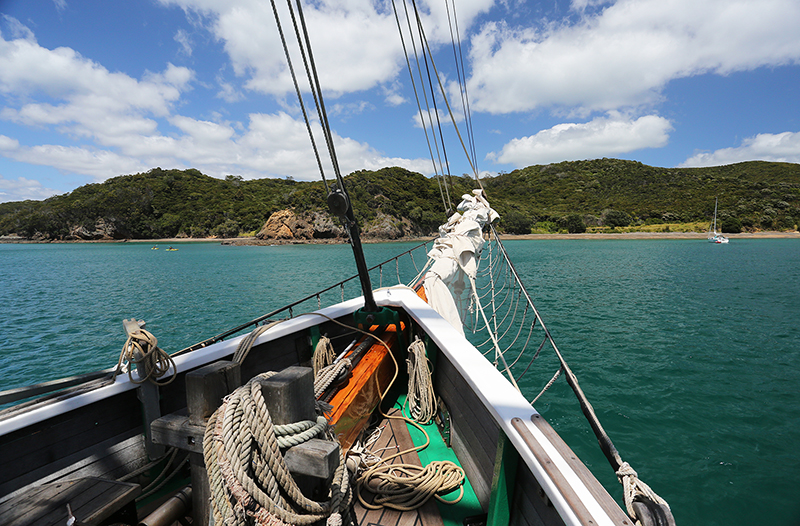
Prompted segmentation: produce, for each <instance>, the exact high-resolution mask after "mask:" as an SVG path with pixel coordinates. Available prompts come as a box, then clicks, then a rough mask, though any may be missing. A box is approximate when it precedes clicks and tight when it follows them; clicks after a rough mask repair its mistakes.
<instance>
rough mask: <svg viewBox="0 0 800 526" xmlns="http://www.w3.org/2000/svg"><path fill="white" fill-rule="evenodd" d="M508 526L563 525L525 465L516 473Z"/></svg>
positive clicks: (521, 465) (522, 464)
mask: <svg viewBox="0 0 800 526" xmlns="http://www.w3.org/2000/svg"><path fill="white" fill-rule="evenodd" d="M512 506H513V509H512V512H511V521H510V522H509V524H510V526H556V525H562V524H564V521H563V520H562V519H561V517H560V516H559V515H558V512H557V511H556V509H555V507H554V506H553V505H552V503H550V500H549V499H548V498H547V496H546V495H545V494H544V491H543V490H542V487H541V485H539V482H538V481H537V480H536V478H535V477H534V476H533V473H531V470H530V469H529V468H528V466H527V465H526V464H525V463H521V464H520V466H519V468H518V471H517V481H516V484H515V491H514V499H513V505H512Z"/></svg>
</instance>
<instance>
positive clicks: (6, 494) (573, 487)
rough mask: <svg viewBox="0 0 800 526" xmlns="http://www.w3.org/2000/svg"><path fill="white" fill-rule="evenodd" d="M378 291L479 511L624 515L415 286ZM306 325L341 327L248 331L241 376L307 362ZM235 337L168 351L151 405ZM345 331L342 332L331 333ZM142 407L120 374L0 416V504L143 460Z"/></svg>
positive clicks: (226, 354) (181, 399) (572, 517)
mask: <svg viewBox="0 0 800 526" xmlns="http://www.w3.org/2000/svg"><path fill="white" fill-rule="evenodd" d="M376 300H377V301H378V303H379V304H380V305H383V306H389V307H392V308H395V309H398V310H400V311H402V312H403V313H404V314H403V315H404V316H407V318H408V319H409V320H410V323H411V324H412V326H413V327H414V328H415V330H417V331H418V332H420V333H423V334H425V335H427V336H428V337H429V338H430V342H431V343H432V344H433V346H435V348H436V349H437V350H436V357H435V361H436V366H435V372H434V387H435V390H436V392H437V394H438V395H439V396H440V397H441V399H442V400H443V402H444V404H445V405H446V407H447V408H448V410H449V413H450V416H451V442H452V447H453V450H454V451H455V452H456V454H457V456H458V457H459V459H460V461H461V463H462V465H463V467H464V469H465V471H466V473H467V476H468V477H469V479H470V481H471V483H472V485H473V487H474V489H475V493H476V495H477V497H478V500H479V501H480V504H481V507H482V508H483V509H484V511H486V512H488V513H492V512H493V511H494V512H496V509H497V508H498V506H504V507H505V508H507V510H508V514H509V521H510V523H511V524H520V525H522V524H548V525H549V524H592V525H602V524H630V522H629V521H630V519H629V518H628V517H627V516H626V515H625V514H624V513H623V512H622V510H621V509H620V508H619V506H618V505H617V504H616V502H615V501H614V500H613V499H612V498H611V497H610V496H609V495H608V493H607V492H606V491H605V490H604V489H603V488H602V486H601V485H600V484H599V483H598V482H597V480H596V479H595V478H594V477H593V476H592V475H591V473H590V472H589V471H588V470H587V469H586V468H585V467H584V466H583V464H582V463H580V461H579V460H578V459H577V458H576V457H575V455H574V454H573V453H572V452H571V451H570V450H569V448H568V447H567V446H566V444H564V443H563V441H562V440H561V439H560V437H558V435H557V434H556V433H555V432H554V431H553V430H552V428H551V427H550V426H549V425H548V424H547V423H546V422H545V421H544V419H541V417H539V415H538V413H537V412H536V411H535V410H534V409H533V407H531V406H530V404H529V403H528V402H527V401H526V400H525V399H524V397H523V396H522V395H521V394H519V393H518V392H517V391H516V390H514V388H513V387H512V386H511V385H510V383H509V382H507V381H506V380H505V379H504V378H503V377H502V375H501V374H500V373H499V372H498V371H497V370H496V369H494V367H493V366H492V365H491V364H490V363H489V362H488V361H487V360H486V359H485V358H484V357H483V356H482V355H481V354H480V353H479V352H478V351H477V350H476V349H475V348H474V347H473V346H472V345H471V344H470V343H469V342H468V341H467V340H466V339H465V338H464V337H463V336H461V335H460V334H458V333H457V332H456V331H455V330H454V329H453V328H452V327H451V326H450V325H449V324H447V322H446V321H444V320H443V319H442V318H441V317H440V316H438V315H437V314H436V313H435V312H434V311H433V310H432V309H430V308H429V307H428V306H427V304H426V303H425V302H424V301H422V300H421V299H420V298H419V297H418V296H416V294H415V293H414V292H412V291H410V290H409V289H404V288H397V289H390V290H388V291H386V290H383V291H379V292H377V293H376ZM361 306H362V300H361V299H354V300H350V301H348V302H344V303H341V304H339V305H335V306H333V307H329V308H327V309H323V310H322V311H321V312H322V313H324V314H325V315H326V316H330V317H331V318H335V319H339V320H342V321H345V322H351V321H352V313H353V311H354V310H355V309H357V308H359V307H361ZM314 326H320V331H321V332H323V333H328V335H329V336H332V337H333V338H334V339H336V337H337V336H339V335H341V334H343V333H344V329H342V328H341V327H339V326H338V325H335V324H334V323H331V322H329V321H328V320H327V319H325V318H323V317H320V316H314V315H306V316H301V317H298V318H294V319H292V320H288V321H286V322H284V323H281V324H279V325H277V326H275V327H274V328H272V329H270V330H269V331H267V332H266V333H264V334H263V335H262V336H260V337H259V338H258V340H257V341H256V345H255V346H254V348H253V349H252V351H251V352H250V353H249V354H248V357H247V359H246V361H245V362H244V363H243V364H242V381H243V382H244V381H247V379H249V378H251V377H252V376H254V375H256V374H258V373H260V372H263V371H268V370H281V369H284V368H285V367H288V366H290V365H296V364H308V363H309V361H310V359H311V355H312V349H311V337H310V329H311V328H312V327H314ZM240 339H241V337H239V338H234V339H231V340H230V341H226V342H220V343H216V344H213V345H210V346H208V347H206V348H203V349H199V350H197V351H193V352H191V353H188V354H186V355H183V356H179V357H177V358H176V364H177V367H178V371H179V373H178V377H177V379H176V380H175V381H174V382H172V383H171V384H169V385H168V386H166V387H162V388H160V389H161V392H160V395H161V396H160V401H159V409H160V412H161V414H162V415H167V414H170V413H175V412H178V411H180V410H182V409H183V408H185V407H186V394H185V391H186V389H185V380H184V377H185V374H186V373H187V372H189V371H192V370H195V369H197V368H199V367H201V366H204V365H206V364H208V363H211V362H214V361H217V360H227V359H230V358H231V357H232V355H233V353H234V352H235V350H236V347H237V345H238V342H239V340H240ZM345 339H347V340H349V339H352V337H348V338H339V339H338V341H340V342H343V341H344V340H345ZM341 345H342V346H343V345H344V344H343V343H342V344H341ZM431 352H432V350H431V349H430V347H429V354H430V353H431ZM400 363H403V362H402V360H401V361H400ZM141 405H142V404H141V402H140V401H139V399H138V398H137V389H136V386H135V385H131V384H129V383H128V381H127V378H124V377H119V378H118V379H117V382H116V383H114V384H112V385H109V386H105V387H101V388H99V389H96V390H94V391H91V392H89V393H83V394H80V395H77V396H74V397H70V398H66V399H64V400H59V401H55V402H53V403H51V404H49V405H46V406H43V407H39V408H36V407H34V408H32V409H30V410H29V411H28V412H25V413H22V414H18V415H13V414H12V415H6V416H5V417H4V418H2V419H0V451H1V452H2V454H1V455H2V458H0V502H3V501H7V500H8V499H10V498H13V497H15V496H19V495H23V494H25V493H26V492H28V491H30V490H31V489H32V488H34V487H36V486H39V485H41V484H43V483H47V482H52V481H56V480H67V479H76V478H83V477H103V478H110V479H116V478H119V477H121V476H123V475H125V474H127V473H130V472H131V471H132V470H135V469H137V468H139V467H141V466H143V465H144V464H146V463H147V462H148V458H147V452H146V450H145V439H144V435H143V428H144V425H143V417H142V408H141ZM498 444H508V446H507V447H510V448H511V450H510V451H511V453H512V454H511V455H510V456H509V455H508V452H507V453H506V456H504V457H500V458H501V462H508V461H507V459H508V458H512V459H514V460H513V461H514V462H515V464H516V470H515V474H513V476H511V477H509V481H508V482H509V483H508V485H509V486H510V488H509V490H508V491H507V494H506V495H499V490H498V489H497V487H498V480H497V476H496V473H497V471H498V468H499V467H500V466H499V464H498V460H497V458H498V455H497V452H498ZM504 459H505V460H504ZM496 464H498V465H496ZM493 488H494V489H493ZM626 521H627V522H626Z"/></svg>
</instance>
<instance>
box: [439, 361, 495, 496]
mask: <svg viewBox="0 0 800 526" xmlns="http://www.w3.org/2000/svg"><path fill="white" fill-rule="evenodd" d="M435 391H436V392H437V393H438V395H439V396H440V397H441V398H442V400H443V401H444V403H445V405H447V408H448V410H449V411H450V417H451V421H452V426H451V434H450V436H451V445H452V448H453V450H454V451H455V452H456V454H457V455H458V458H459V460H460V461H461V464H462V467H463V468H464V471H465V472H466V474H467V477H468V478H469V480H470V482H471V483H472V486H473V489H474V490H475V494H476V495H477V497H478V500H479V502H480V503H481V506H482V507H483V508H484V509H486V508H487V506H488V502H489V495H490V494H491V480H492V474H493V472H494V454H495V450H496V448H497V438H498V436H499V427H498V426H497V424H496V423H495V422H494V420H493V419H492V418H491V416H490V415H489V412H488V410H487V409H486V407H485V406H484V405H483V403H482V402H481V401H480V399H479V398H478V397H477V396H476V395H475V393H474V392H473V391H472V390H471V389H470V388H469V386H468V385H467V383H466V382H465V381H464V379H463V378H462V377H461V375H460V374H459V373H458V371H457V370H456V369H455V367H453V365H452V364H451V363H450V361H449V360H448V359H447V358H446V357H445V356H444V355H441V354H440V355H439V357H438V361H437V367H436V371H435Z"/></svg>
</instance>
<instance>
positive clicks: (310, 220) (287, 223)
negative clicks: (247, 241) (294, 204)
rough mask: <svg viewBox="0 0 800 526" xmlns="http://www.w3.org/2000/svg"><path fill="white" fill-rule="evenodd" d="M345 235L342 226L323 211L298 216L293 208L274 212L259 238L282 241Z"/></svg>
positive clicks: (257, 235) (258, 235)
mask: <svg viewBox="0 0 800 526" xmlns="http://www.w3.org/2000/svg"><path fill="white" fill-rule="evenodd" d="M342 235H343V230H342V228H341V227H340V226H338V225H337V224H336V223H334V221H333V219H332V218H331V217H330V216H329V215H328V214H325V213H323V212H314V213H313V214H310V215H309V216H298V215H297V214H295V213H294V211H293V210H289V209H287V210H280V211H278V212H275V213H274V214H272V215H271V216H270V217H269V219H268V220H267V222H266V223H265V224H264V226H263V227H262V228H261V230H260V231H259V232H258V234H256V237H257V238H258V239H277V240H281V241H292V240H297V241H308V240H311V239H333V238H338V237H341V236H342Z"/></svg>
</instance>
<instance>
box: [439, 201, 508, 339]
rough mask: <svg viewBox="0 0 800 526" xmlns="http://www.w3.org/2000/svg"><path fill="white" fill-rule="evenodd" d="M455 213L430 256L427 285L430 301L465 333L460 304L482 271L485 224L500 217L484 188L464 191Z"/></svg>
mask: <svg viewBox="0 0 800 526" xmlns="http://www.w3.org/2000/svg"><path fill="white" fill-rule="evenodd" d="M461 198H462V201H461V203H459V205H458V207H457V210H458V212H456V213H455V214H453V215H452V216H451V217H450V219H449V220H448V221H447V223H445V224H444V225H442V226H440V227H439V238H438V239H437V240H436V241H435V242H434V245H433V249H431V251H430V252H428V257H429V258H431V259H433V264H432V265H431V267H430V269H429V270H428V272H427V273H426V274H425V278H424V286H425V294H426V295H427V297H428V303H429V304H430V305H431V307H433V309H434V310H435V311H436V312H438V313H439V314H440V315H441V316H442V317H443V318H444V319H446V320H447V321H448V322H450V324H451V325H453V327H455V328H456V329H457V330H458V331H459V332H461V333H462V334H463V333H464V329H463V327H462V324H461V316H460V312H459V308H458V305H459V304H461V303H462V301H461V300H462V297H463V295H464V291H465V290H466V291H467V294H469V288H470V287H469V282H468V281H465V278H467V280H468V279H470V278H471V279H474V278H475V276H476V274H477V272H478V261H479V259H480V255H481V250H482V249H483V245H484V239H483V227H484V226H485V225H486V224H487V223H491V222H492V221H495V220H496V219H498V218H499V217H500V216H499V214H498V213H497V212H496V211H494V209H492V207H491V206H489V202H488V201H487V200H486V198H485V197H484V196H483V191H482V190H473V191H472V195H469V194H464V195H463V196H462V197H461Z"/></svg>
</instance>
